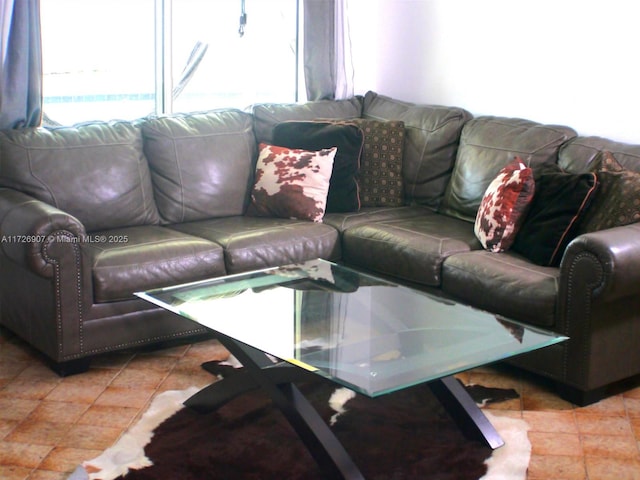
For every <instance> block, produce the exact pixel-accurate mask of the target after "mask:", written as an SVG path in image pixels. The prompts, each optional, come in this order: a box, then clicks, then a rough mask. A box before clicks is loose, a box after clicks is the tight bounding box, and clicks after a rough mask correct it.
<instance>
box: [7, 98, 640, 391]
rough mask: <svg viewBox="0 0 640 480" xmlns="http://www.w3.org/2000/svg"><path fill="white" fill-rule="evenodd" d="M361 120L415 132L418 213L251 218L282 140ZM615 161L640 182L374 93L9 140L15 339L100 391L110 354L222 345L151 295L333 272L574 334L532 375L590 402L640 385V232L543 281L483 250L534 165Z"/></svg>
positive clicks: (584, 245) (544, 271)
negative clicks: (509, 184)
mask: <svg viewBox="0 0 640 480" xmlns="http://www.w3.org/2000/svg"><path fill="white" fill-rule="evenodd" d="M353 118H363V119H372V120H380V121H387V120H396V121H401V122H403V124H404V128H405V140H404V153H403V158H402V183H403V202H402V203H403V204H402V205H400V206H378V207H363V208H360V209H359V210H357V211H348V212H333V213H327V214H325V216H324V219H323V221H322V222H311V221H304V220H292V219H286V218H270V217H257V216H251V215H247V214H246V212H247V207H248V204H249V202H250V192H251V188H252V185H253V182H254V172H255V166H256V157H257V154H258V145H259V144H260V142H264V143H270V142H272V141H273V131H274V127H275V126H276V125H278V124H279V123H281V122H284V121H295V120H305V121H307V120H318V119H323V120H327V119H331V120H349V119H353ZM603 150H607V151H610V152H612V153H613V155H614V156H615V158H616V159H617V160H618V162H620V163H621V164H622V165H624V167H626V168H627V169H629V170H632V171H635V172H640V146H638V145H628V144H622V143H618V142H614V141H610V140H607V139H604V138H597V137H581V136H578V135H577V133H576V132H575V131H574V130H573V129H571V128H569V127H565V126H552V125H541V124H539V123H536V122H532V121H528V120H524V119H517V118H500V117H488V116H481V117H475V118H474V117H473V116H472V115H471V114H470V113H469V112H467V111H466V110H464V109H463V108H457V107H445V106H433V105H415V104H411V103H407V102H402V101H397V100H394V99H391V98H389V97H386V96H383V95H378V94H376V93H374V92H369V93H367V94H366V95H364V96H358V97H355V98H352V99H349V100H340V101H320V102H310V103H306V104H295V105H294V104H261V105H255V106H253V107H252V108H251V110H250V111H240V110H233V109H227V110H218V111H209V112H200V113H191V114H176V115H172V116H166V117H149V118H145V119H141V120H138V121H133V122H108V123H106V122H94V123H89V124H83V125H76V126H74V127H62V128H56V129H27V130H22V131H18V130H16V131H4V132H0V186H1V187H2V188H0V235H1V237H2V242H1V243H0V308H1V310H2V316H1V323H2V325H4V326H6V327H7V328H8V329H10V330H12V331H13V332H15V333H16V334H17V335H19V336H20V337H22V338H24V339H25V340H26V341H27V342H29V343H30V344H31V345H33V347H35V348H36V349H37V350H39V351H40V352H42V353H43V354H44V356H45V357H46V358H47V359H48V360H49V361H50V362H51V363H52V365H53V367H54V368H55V369H56V370H57V371H58V372H59V373H61V374H69V373H76V372H81V371H82V370H85V369H86V368H88V366H89V361H90V359H91V358H92V357H93V356H95V355H98V354H101V353H104V352H109V351H114V350H119V349H127V348H135V347H142V346H144V345H149V344H155V343H159V342H165V341H170V340H175V339H181V338H184V339H192V338H195V337H197V336H199V335H204V334H206V333H207V332H206V331H205V330H204V329H203V328H199V327H198V326H195V325H194V324H193V323H192V322H189V321H187V320H184V319H182V318H179V317H177V316H175V315H174V314H171V313H168V312H166V311H163V310H161V309H158V308H157V307H155V306H153V305H151V304H149V303H147V302H144V301H142V300H140V299H137V298H136V297H134V296H133V292H135V291H140V290H146V289H150V288H154V287H160V286H166V285H172V284H177V283H183V282H188V281H194V280H199V279H204V278H207V277H215V276H220V275H225V274H232V273H237V272H242V271H247V270H251V269H258V268H264V267H268V266H275V265H280V264H287V263H294V262H300V261H304V260H308V259H311V258H316V257H321V258H325V259H329V260H333V261H337V262H342V263H345V264H347V265H352V266H354V267H356V268H359V269H364V270H367V271H370V272H374V273H377V274H380V275H383V276H387V277H391V278H394V279H396V280H398V281H400V282H403V283H406V284H408V285H411V286H414V287H417V288H421V289H424V290H427V291H430V292H432V293H436V294H438V295H442V296H444V297H449V298H455V299H457V300H459V301H462V302H465V303H468V304H471V305H473V306H476V307H479V308H482V309H485V310H488V311H490V312H493V313H495V314H496V315H500V316H505V317H508V318H511V319H514V320H516V321H520V322H524V323H527V324H531V325H535V326H539V327H541V328H545V329H550V330H554V331H557V332H560V333H563V334H566V335H568V336H569V337H570V340H569V341H568V342H565V343H562V344H559V345H556V346H553V347H550V348H547V349H543V350H540V351H536V352H533V353H531V354H527V355H524V356H521V357H518V358H516V359H514V360H513V363H515V364H517V365H518V366H521V367H523V368H525V369H527V370H530V371H532V372H536V373H538V374H541V375H543V376H545V377H548V378H550V379H552V380H553V381H555V382H556V383H557V386H558V389H559V392H560V393H561V394H562V395H564V396H565V397H566V398H567V399H569V400H571V401H573V402H575V403H578V404H586V403H590V402H592V401H594V400H597V399H599V398H601V397H602V396H605V395H607V394H609V393H610V392H612V391H613V390H614V389H615V388H617V387H619V386H620V385H621V382H626V381H630V380H632V379H633V378H634V377H635V376H636V375H638V374H639V373H640V348H638V344H639V343H640V224H629V225H625V226H620V227H616V228H610V229H605V230H601V231H596V232H588V233H582V234H579V235H577V236H576V238H575V239H574V240H573V241H572V242H571V243H569V245H568V247H566V250H565V251H564V254H563V256H562V260H561V263H560V264H559V265H557V266H542V265H538V264H536V263H534V262H532V261H531V260H529V259H528V258H527V256H526V255H523V254H522V253H518V252H516V251H512V250H507V251H505V252H501V253H493V252H489V251H487V250H485V249H483V248H482V245H481V244H480V242H479V241H478V239H477V238H476V235H475V234H474V219H475V215H476V212H477V210H478V206H479V204H480V202H481V199H482V197H483V194H484V192H485V189H486V187H487V185H488V184H489V183H490V182H491V180H492V179H493V178H494V177H495V175H496V174H497V172H498V171H499V170H500V169H501V168H502V167H504V166H505V165H506V164H508V163H509V162H510V161H511V160H512V159H513V158H514V156H519V157H520V158H521V159H523V161H524V162H525V163H527V165H529V166H531V167H532V168H534V170H535V169H536V168H539V167H540V168H541V167H542V166H544V165H547V164H555V165H559V166H560V167H562V168H563V169H564V170H566V171H569V172H574V173H579V172H585V171H587V170H589V169H591V168H592V167H593V162H594V161H595V160H594V159H596V158H597V157H598V154H599V153H600V152H601V151H603ZM525 253H526V252H525Z"/></svg>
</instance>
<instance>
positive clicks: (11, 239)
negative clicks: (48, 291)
mask: <svg viewBox="0 0 640 480" xmlns="http://www.w3.org/2000/svg"><path fill="white" fill-rule="evenodd" d="M85 236H86V231H85V228H84V226H83V225H82V223H80V221H79V220H78V219H77V218H75V217H74V216H72V215H69V214H68V213H65V212H63V211H61V210H59V209H58V208H56V207H54V206H52V205H49V204H47V203H45V202H42V201H40V200H37V199H35V198H33V197H31V196H29V195H27V194H25V193H22V192H19V191H17V190H12V189H8V188H2V189H0V249H1V250H2V253H3V254H4V255H6V257H8V258H9V259H11V260H12V261H14V262H16V263H18V264H20V265H24V266H25V267H27V268H29V269H31V270H32V271H33V272H35V273H37V274H39V275H41V276H43V277H48V278H50V277H52V276H53V274H54V267H55V264H56V263H59V260H58V259H59V258H61V257H62V256H64V253H63V252H64V251H68V250H75V249H76V248H79V245H80V242H81V240H82V238H83V237H85ZM69 247H73V248H71V249H70V248H69ZM60 248H62V251H61V250H60Z"/></svg>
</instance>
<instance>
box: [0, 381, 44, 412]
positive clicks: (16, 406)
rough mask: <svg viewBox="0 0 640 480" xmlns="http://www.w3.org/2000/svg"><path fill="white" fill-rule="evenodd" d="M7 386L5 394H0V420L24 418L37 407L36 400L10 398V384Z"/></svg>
mask: <svg viewBox="0 0 640 480" xmlns="http://www.w3.org/2000/svg"><path fill="white" fill-rule="evenodd" d="M7 388H9V389H8V390H4V391H3V393H4V394H5V396H0V420H24V419H25V418H27V417H28V416H29V414H30V413H31V412H33V411H34V410H35V409H36V408H37V407H38V404H39V402H38V401H37V400H25V399H21V398H10V394H11V390H10V386H9V387H7Z"/></svg>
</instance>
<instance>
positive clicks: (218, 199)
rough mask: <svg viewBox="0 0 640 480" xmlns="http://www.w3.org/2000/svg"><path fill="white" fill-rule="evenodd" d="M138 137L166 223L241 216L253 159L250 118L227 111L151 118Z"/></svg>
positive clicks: (255, 148) (251, 176)
mask: <svg viewBox="0 0 640 480" xmlns="http://www.w3.org/2000/svg"><path fill="white" fill-rule="evenodd" d="M142 133H143V136H144V142H145V143H144V151H145V154H146V155H147V158H148V159H149V165H150V166H151V178H152V180H153V185H154V193H155V197H156V202H157V204H158V209H159V211H160V215H161V216H162V218H163V219H164V220H165V221H166V222H167V223H179V222H190V221H194V220H203V219H206V218H212V217H225V216H230V215H241V214H242V213H243V212H244V209H245V207H246V204H247V198H248V196H249V188H250V187H251V184H252V180H253V173H254V166H255V161H256V157H257V146H256V143H255V139H254V135H253V119H252V118H251V115H249V114H248V113H246V112H242V111H240V110H234V109H227V110H213V111H209V112H199V113H183V114H174V115H170V116H164V117H157V118H156V117H151V118H148V119H146V120H145V122H144V123H143V124H142Z"/></svg>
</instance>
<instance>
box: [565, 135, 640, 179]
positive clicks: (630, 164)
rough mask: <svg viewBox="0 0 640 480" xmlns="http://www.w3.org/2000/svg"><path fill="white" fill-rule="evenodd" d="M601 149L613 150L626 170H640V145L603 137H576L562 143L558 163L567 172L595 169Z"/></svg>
mask: <svg viewBox="0 0 640 480" xmlns="http://www.w3.org/2000/svg"><path fill="white" fill-rule="evenodd" d="M601 151H607V152H611V154H612V155H613V157H614V158H615V159H616V161H617V162H618V163H619V164H620V165H622V166H623V167H624V168H625V169H626V170H631V171H633V172H640V145H634V144H630V143H623V142H615V141H613V140H609V139H606V138H602V137H575V138H574V139H572V140H571V141H569V142H567V143H566V144H564V145H562V148H560V152H559V154H558V165H560V167H562V168H563V169H564V170H566V171H567V172H572V173H583V172H588V171H591V170H593V168H594V166H595V165H594V164H593V162H594V160H597V159H598V157H599V154H600V152H601Z"/></svg>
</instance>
